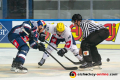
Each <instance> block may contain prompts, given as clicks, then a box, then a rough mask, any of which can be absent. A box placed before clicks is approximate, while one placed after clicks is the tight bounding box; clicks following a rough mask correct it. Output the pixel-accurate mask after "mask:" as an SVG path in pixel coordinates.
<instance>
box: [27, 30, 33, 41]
mask: <svg viewBox="0 0 120 80" xmlns="http://www.w3.org/2000/svg"><path fill="white" fill-rule="evenodd" d="M28 33H29V38H30V40H33V39H34V32H33V31H32V30H31V29H30V30H29V31H28Z"/></svg>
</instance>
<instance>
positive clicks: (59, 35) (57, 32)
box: [38, 22, 83, 66]
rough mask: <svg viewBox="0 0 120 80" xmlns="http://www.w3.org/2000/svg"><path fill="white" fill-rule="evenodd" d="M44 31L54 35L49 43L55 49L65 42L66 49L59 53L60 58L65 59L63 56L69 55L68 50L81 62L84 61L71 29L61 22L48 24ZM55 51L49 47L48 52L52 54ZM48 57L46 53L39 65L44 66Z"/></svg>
mask: <svg viewBox="0 0 120 80" xmlns="http://www.w3.org/2000/svg"><path fill="white" fill-rule="evenodd" d="M43 29H44V30H46V31H47V32H49V33H51V34H52V37H51V39H50V42H49V43H50V44H51V45H52V46H53V47H55V48H56V47H57V46H58V44H59V43H60V42H65V46H64V48H62V49H60V50H59V51H58V52H57V54H58V55H59V56H61V57H63V55H64V54H65V53H67V51H68V50H70V51H71V52H72V53H73V54H74V55H75V57H76V58H77V59H78V60H79V61H82V60H83V57H82V55H79V49H78V48H77V46H76V43H75V40H74V38H73V36H72V33H71V29H70V28H69V27H68V26H66V25H64V23H62V22H59V23H57V24H46V26H45V27H44V28H43ZM53 50H54V49H53V48H52V47H51V46H49V45H48V47H47V51H49V52H50V53H52V51H53ZM48 57H49V54H48V53H46V52H45V53H44V54H43V57H42V59H41V60H40V62H38V65H39V66H42V65H43V64H44V63H45V60H46V59H47V58H48Z"/></svg>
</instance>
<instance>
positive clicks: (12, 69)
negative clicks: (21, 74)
mask: <svg viewBox="0 0 120 80" xmlns="http://www.w3.org/2000/svg"><path fill="white" fill-rule="evenodd" d="M15 69H16V61H15V58H13V62H12V65H11V71H15Z"/></svg>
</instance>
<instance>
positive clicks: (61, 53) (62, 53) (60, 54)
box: [57, 48, 67, 57]
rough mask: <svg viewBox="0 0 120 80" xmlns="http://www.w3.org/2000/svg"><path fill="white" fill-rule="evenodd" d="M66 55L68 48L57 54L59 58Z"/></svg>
mask: <svg viewBox="0 0 120 80" xmlns="http://www.w3.org/2000/svg"><path fill="white" fill-rule="evenodd" d="M65 53H67V49H66V48H62V49H61V50H59V51H58V52H57V54H58V55H59V56H61V57H63V55H64V54H65Z"/></svg>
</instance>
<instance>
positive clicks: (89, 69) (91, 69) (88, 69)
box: [79, 67, 93, 71]
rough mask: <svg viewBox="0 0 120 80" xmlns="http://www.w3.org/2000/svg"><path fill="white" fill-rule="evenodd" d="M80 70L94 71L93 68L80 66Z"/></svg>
mask: <svg viewBox="0 0 120 80" xmlns="http://www.w3.org/2000/svg"><path fill="white" fill-rule="evenodd" d="M79 70H80V71H93V68H91V67H90V68H79Z"/></svg>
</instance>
